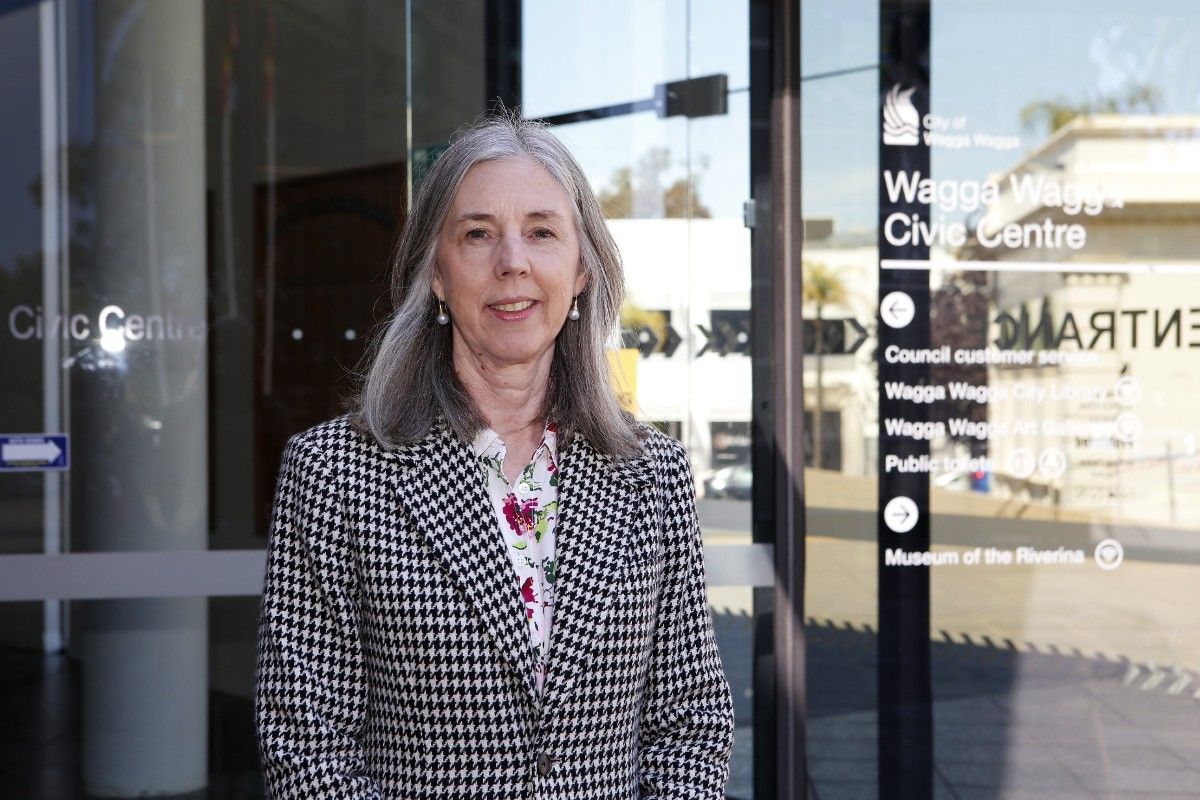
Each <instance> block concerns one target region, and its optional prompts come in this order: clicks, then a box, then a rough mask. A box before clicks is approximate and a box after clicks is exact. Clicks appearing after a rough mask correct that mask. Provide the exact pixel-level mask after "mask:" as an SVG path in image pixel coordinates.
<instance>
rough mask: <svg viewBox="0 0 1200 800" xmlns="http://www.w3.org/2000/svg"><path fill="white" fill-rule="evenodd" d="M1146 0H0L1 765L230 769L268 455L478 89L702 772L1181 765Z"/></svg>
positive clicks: (1181, 426)
mask: <svg viewBox="0 0 1200 800" xmlns="http://www.w3.org/2000/svg"><path fill="white" fill-rule="evenodd" d="M1198 34H1200V12H1197V10H1196V9H1194V8H1193V7H1192V5H1190V4H1188V3H1186V2H1183V1H1182V0H1148V1H1147V2H1143V3H1139V4H1137V6H1136V7H1131V6H1130V5H1129V4H1128V3H1121V2H1116V0H1112V1H1111V2H1109V0H1102V2H1096V0H1088V2H1084V0H1051V2H1048V3H1047V2H1045V1H1044V0H1043V2H1039V3H1034V2H1029V1H1027V0H1010V2H1005V3H994V2H986V1H985V0H969V1H968V2H958V0H956V1H955V2H950V1H949V0H746V1H745V2H736V1H731V2H721V3H715V2H701V1H700V0H653V1H652V2H650V1H646V0H621V1H620V2H605V3H594V2H593V3H588V2H576V1H575V0H571V2H551V1H550V0H523V2H522V1H521V0H469V1H468V0H439V1H438V2H434V1H433V0H365V1H364V2H356V3H338V2H327V1H326V0H262V1H261V2H253V3H243V2H233V0H171V1H170V2H168V1H167V0H154V1H153V2H148V3H147V2H138V1H137V0H43V1H42V2H21V1H20V0H17V1H16V2H7V3H0V60H2V62H3V64H4V67H5V68H4V69H3V70H0V73H2V74H3V77H0V108H3V109H4V111H5V120H6V136H5V138H4V140H3V142H2V143H0V162H2V166H0V209H3V210H4V212H5V213H3V214H0V312H2V313H3V326H4V327H3V330H2V331H0V363H2V364H3V374H4V378H5V380H4V390H3V391H2V392H0V654H2V656H3V657H2V658H0V665H2V666H0V697H3V699H4V703H3V705H2V706H0V707H2V708H4V709H5V710H6V712H7V714H6V720H7V724H6V728H7V730H8V731H9V733H8V735H7V736H6V737H5V742H6V744H5V747H4V750H5V755H6V758H4V759H3V760H2V761H0V794H2V795H4V796H6V797H8V796H11V797H21V798H32V799H35V800H36V799H38V798H62V797H86V796H104V797H139V796H166V797H230V798H233V797H259V796H261V795H262V784H261V771H260V768H259V765H258V762H257V755H256V752H255V742H254V731H253V719H252V713H251V707H252V690H253V681H254V659H255V638H256V625H257V614H258V603H259V599H258V594H259V592H260V590H261V583H262V577H263V559H264V548H265V546H266V531H267V525H268V521H269V513H270V506H271V500H272V497H273V493H274V490H275V481H276V475H277V470H278V467H279V463H280V461H279V460H280V455H281V449H282V446H283V444H284V442H285V441H286V440H287V438H288V437H289V436H290V435H292V434H293V433H295V432H297V431H299V430H302V429H304V428H307V427H308V426H310V425H312V424H315V423H316V422H319V421H321V420H323V419H327V418H329V417H331V416H334V415H336V414H339V413H341V410H342V406H341V401H342V400H343V398H344V396H345V394H346V392H347V390H348V389H349V387H350V376H351V375H352V374H353V372H354V371H355V370H356V369H361V368H362V366H363V365H362V362H361V358H362V356H363V353H364V347H365V345H366V343H367V342H368V341H369V339H370V336H371V335H372V333H373V332H374V331H376V330H378V328H379V326H380V325H382V324H384V322H385V321H386V319H387V317H388V315H389V314H390V311H391V309H390V306H389V298H388V296H387V286H388V278H389V256H390V250H391V247H392V245H393V243H394V242H395V239H396V236H397V234H398V233H399V232H400V231H402V230H403V226H404V224H405V219H406V214H407V209H408V207H409V204H410V199H411V197H412V191H413V187H414V186H416V185H419V183H420V181H421V179H422V176H423V174H424V171H425V170H426V169H427V168H428V166H429V165H430V164H431V163H433V161H434V160H436V158H437V157H438V155H439V154H440V153H441V152H442V151H443V150H444V149H445V147H446V146H447V144H448V142H449V141H450V140H451V138H452V137H453V135H454V132H455V131H456V130H457V129H459V128H460V127H461V126H463V125H465V124H467V123H469V122H471V121H472V120H473V119H475V118H477V117H478V116H479V115H480V114H482V113H484V112H486V111H487V110H489V109H494V108H496V107H497V104H498V103H502V104H503V105H504V106H505V107H507V108H510V109H511V108H517V109H519V110H520V113H521V114H522V115H523V116H524V117H527V118H533V119H540V120H544V121H545V122H546V123H548V124H549V125H551V126H552V128H553V130H554V132H555V133H556V135H558V136H559V137H560V138H561V139H562V140H563V141H564V142H565V143H566V144H567V146H568V147H569V148H570V149H571V150H572V152H573V153H574V154H575V155H576V157H577V158H578V160H579V162H580V164H581V165H582V167H583V168H584V171H585V172H586V174H587V175H588V177H589V179H590V181H591V183H592V186H593V188H594V189H595V191H596V193H597V195H598V196H599V198H600V200H601V202H602V204H603V207H604V209H605V213H606V216H607V217H608V220H609V226H610V229H611V231H612V233H613V235H614V237H615V239H616V241H617V242H618V244H619V246H620V250H621V253H622V257H623V260H624V264H625V271H626V279H627V284H628V302H627V304H626V306H625V308H623V309H622V315H621V329H620V332H619V335H618V336H617V337H616V338H615V339H614V341H613V342H612V343H611V344H612V350H613V354H614V355H613V364H614V379H615V380H616V381H617V382H618V383H619V385H620V387H621V391H622V392H623V395H624V397H623V399H624V400H625V401H626V403H627V404H628V406H629V407H630V408H631V409H633V410H634V411H635V413H636V414H637V415H638V416H639V417H640V418H642V419H644V420H647V421H650V422H652V423H654V424H655V425H657V426H658V427H660V428H661V429H662V430H663V431H665V432H666V433H668V434H669V435H671V436H674V437H676V438H678V439H679V440H680V441H681V442H683V443H684V445H685V446H686V447H687V450H688V452H689V454H690V456H691V460H692V464H693V468H694V472H695V474H696V479H697V485H696V491H697V496H698V509H699V515H700V521H701V527H702V529H703V533H704V538H705V547H706V550H705V553H706V562H707V568H708V581H709V600H710V604H711V606H712V611H713V615H714V622H715V627H716V631H717V636H718V643H719V645H720V648H721V654H722V659H723V662H724V665H725V668H726V671H727V673H728V675H729V678H730V682H731V685H732V687H733V691H734V700H735V711H736V715H737V733H736V737H735V745H734V753H733V768H732V774H731V776H730V781H729V784H728V786H727V788H726V795H727V797H729V798H738V799H739V800H748V799H749V798H753V797H757V798H772V800H776V799H778V800H794V798H798V797H812V798H817V800H824V799H826V798H834V797H854V798H873V797H880V798H888V799H889V800H890V799H891V798H898V799H899V798H903V799H904V800H908V799H909V798H912V799H914V800H917V799H924V798H935V797H936V798H941V797H953V798H966V797H972V798H974V797H980V798H983V797H987V798H1019V797H1046V798H1054V797H1061V798H1068V797H1070V798H1083V797H1097V798H1107V797H1122V798H1126V797H1129V798H1134V797H1150V796H1156V797H1159V796H1161V797H1183V796H1195V795H1197V794H1200V767H1197V763H1200V758H1197V757H1198V756H1200V744H1197V742H1200V646H1198V645H1197V642H1200V623H1198V622H1197V620H1198V619H1200V614H1197V613H1196V612H1197V608H1200V572H1198V571H1197V570H1198V565H1200V538H1198V534H1197V530H1198V527H1200V500H1198V498H1200V442H1198V437H1200V418H1198V417H1197V415H1196V413H1194V408H1195V406H1196V402H1195V398H1196V397H1197V396H1198V395H1200V377H1198V376H1200V352H1198V350H1197V348H1200V234H1198V233H1197V231H1200V227H1198V226H1197V224H1196V223H1197V212H1198V209H1200V188H1198V187H1200V182H1198V181H1197V180H1196V178H1197V176H1198V175H1200V149H1197V145H1196V141H1197V132H1198V131H1200V108H1198V107H1197V98H1198V97H1200V77H1198V76H1200V46H1198V45H1197V44H1196V42H1197V41H1200V36H1198Z"/></svg>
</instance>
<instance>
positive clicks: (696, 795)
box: [640, 440, 734, 800]
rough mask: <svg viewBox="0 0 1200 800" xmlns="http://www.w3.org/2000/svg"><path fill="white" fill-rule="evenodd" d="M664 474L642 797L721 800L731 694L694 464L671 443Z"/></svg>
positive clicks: (728, 750) (642, 740)
mask: <svg viewBox="0 0 1200 800" xmlns="http://www.w3.org/2000/svg"><path fill="white" fill-rule="evenodd" d="M671 446H672V456H671V463H670V464H669V465H668V471H667V475H666V478H665V480H664V484H665V486H664V496H663V510H662V513H663V537H664V539H663V541H664V547H665V548H666V552H667V556H666V558H667V565H666V573H665V574H666V580H665V583H664V590H663V593H662V594H661V595H660V599H659V609H658V624H657V628H656V632H655V640H654V646H653V650H652V653H651V659H652V661H651V666H650V677H649V682H648V687H647V696H646V701H645V705H644V706H643V709H642V720H641V732H640V734H641V735H640V763H641V797H642V799H643V800H651V798H653V800H676V799H678V800H683V798H688V800H701V798H703V800H709V799H710V798H711V799H712V800H719V799H720V800H723V798H724V797H725V783H726V781H727V779H728V777H729V760H730V754H731V752H732V749H733V728H734V717H733V696H732V694H731V692H730V689H729V680H728V678H726V677H725V671H724V669H723V667H722V663H721V656H720V653H719V652H718V650H717V643H716V637H715V635H714V633H713V624H712V615H711V612H710V611H709V607H708V595H707V593H706V591H705V573H704V546H703V541H702V539H701V536H700V523H699V520H698V519H697V517H696V490H695V484H694V482H693V479H692V468H691V464H690V462H689V461H688V457H687V452H686V451H685V450H684V449H683V446H682V445H680V444H679V443H678V442H675V441H674V440H672V441H671Z"/></svg>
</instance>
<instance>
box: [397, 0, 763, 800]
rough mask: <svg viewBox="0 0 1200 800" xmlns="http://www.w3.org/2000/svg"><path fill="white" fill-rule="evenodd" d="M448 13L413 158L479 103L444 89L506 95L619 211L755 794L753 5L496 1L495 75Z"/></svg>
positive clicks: (646, 407) (429, 34)
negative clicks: (686, 482) (690, 501)
mask: <svg viewBox="0 0 1200 800" xmlns="http://www.w3.org/2000/svg"><path fill="white" fill-rule="evenodd" d="M438 7H439V4H436V3H426V2H417V3H413V5H412V8H413V16H414V22H413V43H412V46H411V52H412V53H413V56H414V59H416V60H417V61H416V62H415V63H414V67H413V79H414V96H413V107H414V135H413V144H414V148H415V149H414V155H413V161H414V164H417V165H419V164H421V163H422V162H423V160H424V159H426V158H430V157H436V154H437V152H438V150H439V148H440V147H442V146H443V145H444V142H445V138H446V137H447V136H448V135H449V133H450V132H452V131H453V129H454V128H455V127H457V126H458V125H460V124H462V123H463V122H465V121H468V120H470V119H471V118H473V117H474V116H475V115H476V113H477V111H475V110H474V109H472V110H471V111H470V113H465V114H463V115H461V116H460V117H458V118H455V119H453V121H452V124H449V123H445V124H443V123H442V122H440V120H441V119H442V118H443V117H445V116H446V114H447V112H446V111H445V109H440V104H441V102H442V100H443V99H444V100H445V101H446V103H448V104H449V107H450V108H453V107H454V105H455V104H456V103H459V102H461V97H462V96H463V94H464V93H467V92H470V93H477V94H472V95H470V96H471V97H472V98H473V97H483V96H486V97H487V98H488V101H489V103H491V102H492V101H493V100H494V99H495V98H496V97H497V96H499V97H500V98H501V99H504V100H505V101H506V102H507V104H508V105H510V106H511V105H513V104H516V105H518V106H519V109H520V112H521V114H522V115H523V116H524V117H526V118H536V119H542V120H545V121H547V122H548V123H550V124H551V125H552V126H553V129H554V133H555V134H556V135H557V136H559V137H560V138H561V139H562V140H563V141H564V142H565V143H566V145H567V146H568V147H569V148H570V149H571V151H572V153H574V154H575V156H576V157H577V158H578V160H579V161H580V163H581V165H582V167H583V169H584V171H585V173H586V174H587V175H588V177H589V179H590V180H591V183H592V187H593V189H594V190H595V191H596V193H597V195H598V196H599V198H600V200H601V202H602V204H603V206H604V209H605V212H606V215H607V217H608V220H609V226H610V229H611V231H612V233H613V235H614V236H615V238H616V240H617V243H618V246H619V247H620V251H621V255H622V257H623V259H624V265H625V274H626V282H627V303H626V306H625V308H624V309H623V310H622V316H621V333H620V341H619V342H615V343H614V345H615V350H616V355H615V356H614V360H615V363H616V364H617V367H618V370H619V372H620V374H621V375H622V381H623V383H624V387H623V388H624V390H625V394H626V397H627V400H628V404H629V407H630V408H631V410H633V411H634V412H635V413H636V414H637V416H638V417H639V418H641V419H643V420H646V421H649V422H652V423H653V424H655V425H657V426H658V427H659V428H660V429H662V430H663V431H664V432H666V433H667V434H669V435H671V436H674V437H675V438H677V439H679V440H680V441H681V442H683V443H684V444H685V445H686V447H687V449H688V452H689V454H690V456H691V459H692V465H693V468H694V472H695V474H696V478H697V487H696V488H697V493H698V496H699V501H698V503H699V515H700V521H701V526H702V529H703V533H704V541H705V545H706V560H707V566H708V572H709V599H710V602H711V604H712V607H713V611H714V620H715V624H716V629H717V636H718V642H719V645H720V648H721V653H722V657H723V660H724V665H725V668H726V671H727V673H728V675H729V678H730V682H731V684H732V686H733V693H734V701H735V705H736V715H737V732H736V735H735V745H734V760H733V770H732V776H731V779H730V782H729V785H728V788H727V792H728V796H729V797H732V798H750V797H751V796H752V795H753V783H754V782H753V758H752V754H753V744H754V743H753V735H752V722H753V712H752V708H753V688H754V681H753V659H752V652H753V648H752V631H753V619H754V615H753V600H752V598H753V588H754V586H756V585H758V586H763V585H765V586H770V585H771V582H772V575H771V551H770V548H769V546H768V545H756V544H752V536H751V487H752V477H753V476H752V469H751V465H750V462H751V418H752V404H751V394H752V391H751V390H752V380H751V358H750V355H751V350H752V347H753V343H752V341H751V335H750V334H751V331H750V306H751V304H750V286H751V279H750V268H751V259H750V229H749V228H747V226H746V218H745V210H746V201H747V200H749V198H750V162H749V158H750V155H749V134H750V118H749V95H750V93H749V80H750V76H749V53H750V36H749V4H748V3H741V4H738V3H722V4H711V3H700V2H693V1H692V0H661V1H659V2H642V1H641V0H638V1H637V2H632V1H631V2H617V3H602V4H597V3H586V2H566V3H563V2H542V0H529V1H527V2H524V3H520V4H491V5H490V6H489V10H488V13H487V15H485V16H484V17H483V18H482V19H479V20H477V21H472V22H470V23H469V24H470V25H480V26H481V27H482V28H484V33H483V35H484V37H485V38H487V39H488V41H489V42H490V50H489V56H488V58H489V67H488V70H487V71H486V72H485V74H483V75H475V74H470V75H468V74H466V73H463V72H462V71H461V70H460V68H459V66H458V64H457V59H455V58H454V57H453V49H452V48H450V47H447V46H444V44H443V43H446V42H448V41H450V40H451V39H452V38H453V37H454V36H455V35H457V32H458V31H461V28H459V29H456V31H447V30H443V29H441V28H440V27H439V26H437V25H436V24H435V16H436V13H437V12H436V9H437V8H438ZM517 9H519V10H517ZM568 76H569V77H568ZM480 78H482V80H480ZM418 108H420V109H426V112H425V113H423V114H417V113H416V109H418ZM439 109H440V110H439ZM417 175H418V177H419V166H418V172H417Z"/></svg>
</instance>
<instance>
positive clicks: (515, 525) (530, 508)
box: [504, 492, 537, 536]
mask: <svg viewBox="0 0 1200 800" xmlns="http://www.w3.org/2000/svg"><path fill="white" fill-rule="evenodd" d="M536 516H537V500H536V499H533V498H530V499H529V500H526V501H525V502H524V503H521V504H519V505H518V503H517V496H516V495H515V494H513V493H511V492H509V495H508V497H506V498H504V519H505V520H507V521H508V527H510V528H512V531H513V533H515V534H517V535H518V536H519V535H521V534H522V533H526V532H527V531H529V530H531V529H532V528H533V523H534V518H535V517H536Z"/></svg>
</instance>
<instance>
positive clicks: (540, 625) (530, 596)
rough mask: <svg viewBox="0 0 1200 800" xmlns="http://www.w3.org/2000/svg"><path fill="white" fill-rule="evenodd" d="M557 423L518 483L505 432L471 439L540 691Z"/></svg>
mask: <svg viewBox="0 0 1200 800" xmlns="http://www.w3.org/2000/svg"><path fill="white" fill-rule="evenodd" d="M556 446H557V429H556V428H555V427H554V423H549V424H548V425H547V426H546V429H545V430H544V431H543V433H542V443H541V445H539V446H538V448H537V450H536V451H535V452H534V454H533V457H532V458H531V459H530V461H529V463H528V464H527V465H526V466H525V469H523V470H522V471H521V473H520V475H518V476H517V480H516V486H512V485H510V484H509V482H508V479H507V478H505V477H504V469H503V467H504V456H505V453H506V452H507V451H506V448H505V446H504V441H503V440H502V439H501V438H500V434H498V433H496V432H495V431H493V430H491V429H490V428H485V429H483V430H482V431H480V433H479V435H478V436H476V437H475V441H474V442H473V443H472V450H473V451H474V452H475V455H476V456H478V457H479V460H480V462H481V464H482V466H483V473H484V479H485V480H486V482H487V490H488V496H489V497H490V498H491V500H492V505H493V506H494V507H495V509H496V519H497V521H498V522H499V524H500V532H501V534H502V535H503V536H504V544H505V550H507V551H508V555H509V558H510V559H511V561H512V564H513V567H514V569H516V572H517V582H518V584H519V585H520V588H521V599H522V600H524V601H525V616H526V619H527V620H528V622H529V636H530V644H531V646H532V647H533V650H534V655H535V663H536V665H535V667H534V682H535V684H536V686H537V691H538V693H539V694H540V693H541V691H542V686H543V685H544V684H545V681H546V664H547V660H548V656H549V652H550V627H551V623H552V621H553V618H554V578H555V572H556V569H555V560H554V559H555V556H554V527H555V522H557V520H558V464H557V463H556V459H557V450H556Z"/></svg>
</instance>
